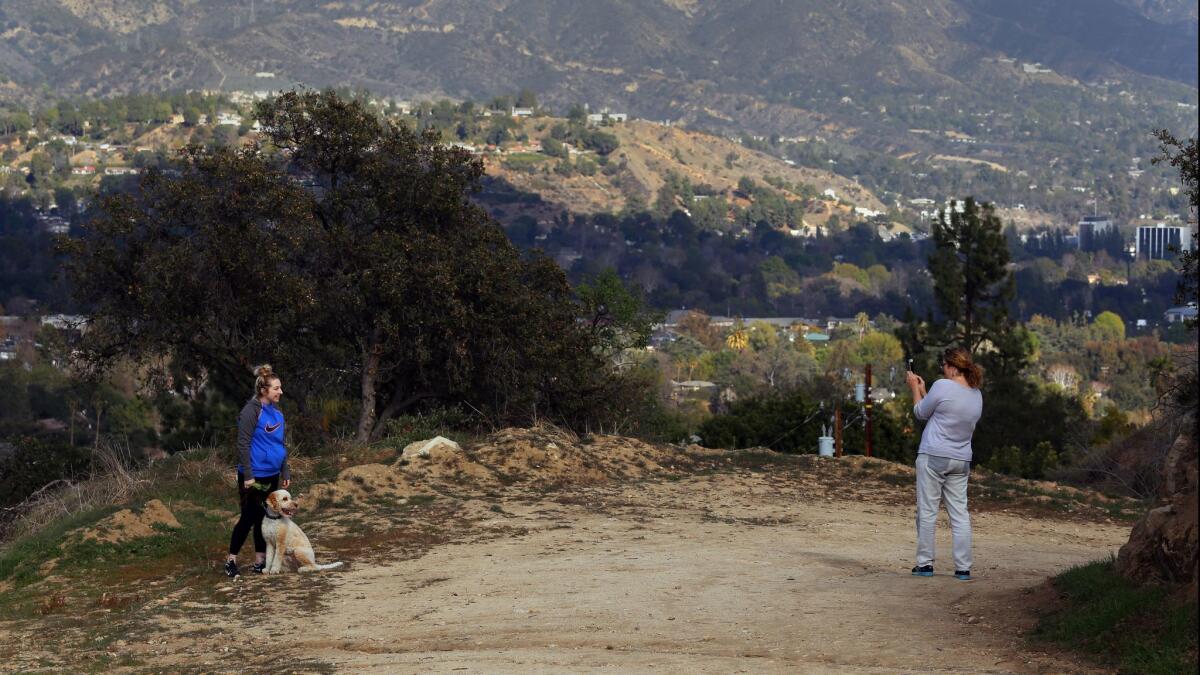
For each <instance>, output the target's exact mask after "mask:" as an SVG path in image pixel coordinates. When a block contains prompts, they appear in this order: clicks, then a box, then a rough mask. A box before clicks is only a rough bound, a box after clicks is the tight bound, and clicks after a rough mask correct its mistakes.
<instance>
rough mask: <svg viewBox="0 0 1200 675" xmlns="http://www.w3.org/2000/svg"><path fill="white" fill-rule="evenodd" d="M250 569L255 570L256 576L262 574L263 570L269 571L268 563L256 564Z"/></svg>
mask: <svg viewBox="0 0 1200 675" xmlns="http://www.w3.org/2000/svg"><path fill="white" fill-rule="evenodd" d="M250 569H252V570H254V573H255V574H262V573H263V570H265V569H267V563H254V567H251V568H250Z"/></svg>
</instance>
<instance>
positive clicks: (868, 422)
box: [863, 363, 874, 457]
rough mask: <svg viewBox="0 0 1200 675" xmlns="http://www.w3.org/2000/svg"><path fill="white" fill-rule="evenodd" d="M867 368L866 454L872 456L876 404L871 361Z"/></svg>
mask: <svg viewBox="0 0 1200 675" xmlns="http://www.w3.org/2000/svg"><path fill="white" fill-rule="evenodd" d="M866 370H867V372H866V384H867V386H866V391H865V392H863V393H864V394H865V399H864V400H863V412H864V414H865V416H866V420H865V422H866V428H867V433H866V451H867V452H866V454H867V457H870V456H871V408H872V407H873V405H874V404H873V403H872V402H871V364H869V363H868V364H867V369H866Z"/></svg>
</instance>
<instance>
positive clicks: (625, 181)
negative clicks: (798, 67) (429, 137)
mask: <svg viewBox="0 0 1200 675" xmlns="http://www.w3.org/2000/svg"><path fill="white" fill-rule="evenodd" d="M554 122H555V120H553V119H550V120H546V119H541V120H531V121H527V122H525V124H524V126H523V130H524V131H526V132H527V133H528V135H529V136H530V138H531V139H532V140H537V141H541V140H542V139H544V138H545V137H546V136H547V133H546V132H545V128H546V127H547V126H549V125H551V124H553V123H554ZM538 128H541V129H542V131H538ZM604 130H605V131H607V132H610V133H612V134H613V135H615V136H616V137H617V139H618V140H619V141H620V146H619V147H618V148H617V150H616V151H614V152H613V153H612V154H611V156H609V157H608V158H607V161H608V162H609V163H616V164H618V165H621V166H623V167H624V169H623V170H622V171H620V172H617V173H612V174H609V173H607V172H603V171H598V172H596V173H594V174H593V175H590V176H586V175H578V174H576V175H572V176H567V177H563V176H560V175H557V174H554V173H547V172H545V171H538V170H533V171H529V170H514V169H512V168H509V166H508V165H507V164H506V163H505V161H504V160H503V159H499V158H497V159H489V160H488V161H487V163H486V166H487V170H488V173H489V175H492V176H495V177H497V178H501V179H503V180H505V181H506V182H508V183H509V184H511V185H512V186H514V187H516V188H517V189H519V190H522V191H525V192H530V193H535V194H538V195H540V196H541V197H542V199H543V200H544V201H546V202H549V203H550V205H551V207H552V208H554V209H561V208H566V209H568V210H569V211H571V212H572V213H609V212H619V211H621V210H622V209H624V208H625V206H626V205H627V204H628V203H629V199H630V198H631V197H634V196H636V198H638V199H640V200H641V201H642V203H643V204H650V203H652V202H653V201H654V198H655V195H656V194H657V193H658V191H659V188H661V187H662V186H663V183H664V181H665V179H666V177H667V176H669V175H670V174H675V175H678V176H681V177H683V178H686V179H687V180H688V181H689V182H690V183H691V184H692V185H706V186H710V187H711V188H713V189H714V190H715V191H716V192H715V193H716V194H721V195H723V196H727V197H730V198H733V194H732V193H733V192H734V191H735V190H736V189H737V185H738V181H739V180H741V179H742V178H743V177H749V178H751V179H752V180H755V181H758V182H759V183H762V182H764V179H765V178H766V177H772V178H773V179H778V180H782V181H785V182H786V183H789V184H792V185H796V186H800V185H805V186H808V187H809V188H812V192H813V193H814V194H816V193H820V192H823V191H825V190H833V191H834V193H835V194H836V195H837V196H838V197H840V198H842V199H844V200H845V201H847V202H850V203H853V204H855V205H857V206H861V207H865V208H869V209H872V210H883V209H884V208H885V207H884V205H883V204H882V203H881V202H880V201H879V199H878V198H877V197H876V196H875V195H874V194H872V193H871V192H870V191H869V190H867V189H866V188H864V187H862V186H861V185H859V184H857V183H855V182H853V181H850V180H848V179H846V178H843V177H842V176H839V175H837V174H835V173H833V172H830V171H820V170H816V169H809V168H804V167H797V166H794V165H793V166H789V165H788V164H787V163H785V162H784V161H782V160H780V159H779V158H777V157H773V156H771V155H768V154H766V153H763V152H758V151H754V150H751V149H748V148H746V147H743V146H742V145H741V144H740V143H737V142H735V141H730V140H728V139H726V138H722V137H720V136H714V135H712V134H707V133H702V132H696V131H688V130H686V129H680V128H677V127H667V126H663V125H660V124H654V123H651V122H645V121H632V122H629V123H627V124H618V125H614V126H612V127H605V129H604ZM592 159H595V156H594V155H593V156H592ZM588 161H590V160H588ZM557 163H558V162H557V161H555V160H549V159H547V160H545V164H546V169H549V168H550V166H553V165H555V164H557ZM787 194H788V196H789V198H791V199H795V200H803V199H805V196H804V195H802V194H799V193H793V192H788V193H787ZM735 201H736V200H735ZM744 201H745V200H744V198H743V202H744ZM679 206H682V207H685V208H686V207H688V206H690V205H685V204H680V205H679ZM523 210H525V209H523ZM844 210H845V211H849V209H844ZM555 213H557V212H555ZM817 220H823V219H820V218H814V222H816V221H817Z"/></svg>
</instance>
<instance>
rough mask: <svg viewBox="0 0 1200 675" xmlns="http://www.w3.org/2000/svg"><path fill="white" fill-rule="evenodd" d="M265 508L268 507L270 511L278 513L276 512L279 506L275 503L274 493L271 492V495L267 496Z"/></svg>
mask: <svg viewBox="0 0 1200 675" xmlns="http://www.w3.org/2000/svg"><path fill="white" fill-rule="evenodd" d="M267 506H268V507H269V508H270V509H271V510H272V511H278V510H279V504H278V502H277V501H276V497H275V493H274V492H272V493H271V494H269V495H267Z"/></svg>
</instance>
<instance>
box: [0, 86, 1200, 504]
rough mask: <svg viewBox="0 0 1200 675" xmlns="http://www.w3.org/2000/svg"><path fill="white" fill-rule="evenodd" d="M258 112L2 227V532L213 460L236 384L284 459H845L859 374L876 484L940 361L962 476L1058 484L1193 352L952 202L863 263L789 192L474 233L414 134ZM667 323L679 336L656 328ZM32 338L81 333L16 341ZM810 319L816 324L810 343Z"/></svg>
mask: <svg viewBox="0 0 1200 675" xmlns="http://www.w3.org/2000/svg"><path fill="white" fill-rule="evenodd" d="M527 102H528V100H527ZM255 113H256V116H257V119H258V121H259V123H260V124H261V127H262V132H261V134H260V135H259V137H258V138H259V142H258V143H256V144H250V145H246V146H243V147H236V146H231V145H230V144H226V143H222V142H212V143H207V144H203V145H195V146H192V147H190V148H189V149H188V150H187V151H186V152H185V153H183V154H181V155H179V156H178V157H175V158H166V159H165V161H164V162H162V163H150V162H148V163H147V164H146V165H145V166H146V168H147V169H150V170H149V171H147V172H146V173H145V174H144V175H143V176H140V177H137V176H134V177H122V179H123V181H122V182H120V183H116V182H113V183H110V184H109V185H108V186H106V187H107V189H104V190H102V191H101V192H100V193H99V194H96V195H93V194H87V193H77V192H75V191H73V190H70V189H66V190H62V189H61V188H60V190H61V191H60V192H57V193H55V194H54V198H55V202H56V204H57V210H58V217H59V218H62V219H63V221H64V222H65V223H67V225H68V227H69V234H68V235H65V236H60V237H52V236H51V235H49V234H46V233H45V232H44V231H43V230H42V228H41V227H40V223H41V220H40V218H41V217H43V216H44V211H39V209H38V205H37V204H36V203H35V199H34V198H33V197H31V196H30V195H29V194H26V195H14V194H12V193H11V192H10V193H6V194H5V195H4V196H3V197H0V237H2V238H4V242H5V245H4V246H3V247H2V248H0V301H2V302H3V303H4V306H3V311H0V315H7V317H9V318H8V319H7V323H5V324H4V325H3V326H0V342H4V343H5V344H7V345H11V346H12V347H11V349H9V351H8V353H11V354H14V355H15V356H14V357H13V358H11V359H9V360H6V361H0V392H3V393H2V394H0V395H2V396H3V397H4V400H3V402H2V405H0V462H3V463H4V464H5V467H6V471H5V479H4V480H5V481H7V482H6V483H5V484H4V485H3V486H0V487H3V488H5V490H4V493H5V494H7V495H9V497H8V498H7V499H8V503H7V504H6V505H11V504H12V503H15V502H16V501H19V500H20V499H21V498H22V497H23V495H26V494H29V492H31V491H32V490H34V489H36V488H37V487H40V484H39V481H42V482H44V481H43V479H44V478H45V477H46V472H49V473H50V474H53V475H55V476H63V477H71V476H77V475H81V474H82V473H84V472H86V471H88V470H89V457H90V453H89V450H90V448H93V447H95V446H96V445H97V444H99V443H101V442H104V441H103V440H102V439H109V440H111V441H113V442H117V443H120V444H123V445H124V446H125V447H127V448H129V449H130V451H134V452H143V451H152V452H157V451H161V450H165V451H166V452H174V451H178V450H181V449H184V448H186V447H193V446H195V445H199V444H222V443H227V442H228V440H229V438H230V431H231V428H232V426H231V425H232V420H233V414H234V411H235V410H236V407H237V405H239V403H240V402H241V399H242V398H244V396H245V395H246V391H245V390H246V389H247V386H246V383H247V382H248V381H249V380H248V377H249V376H248V373H249V369H250V367H252V366H253V365H254V364H256V363H259V362H271V363H273V364H275V365H276V367H277V370H278V371H279V372H280V373H282V374H283V375H284V377H285V379H286V385H285V386H286V388H287V391H288V397H287V399H286V400H285V405H286V406H287V409H288V411H289V415H290V416H294V417H290V418H289V419H294V420H295V422H294V423H293V426H291V428H292V429H293V430H294V431H295V433H296V434H297V436H296V439H297V440H300V442H318V443H324V442H331V441H333V440H334V439H338V438H342V439H356V440H358V441H360V442H362V441H371V440H379V439H383V438H388V437H389V436H391V435H393V434H394V433H396V430H397V429H401V428H405V427H406V426H411V425H412V424H413V423H414V420H419V419H424V418H428V417H429V416H435V417H437V418H438V419H453V420H454V421H455V422H454V423H455V424H460V425H466V426H471V425H482V426H496V425H503V424H513V423H516V424H520V423H528V422H530V421H532V420H535V419H549V420H551V421H554V422H556V423H560V424H564V425H567V426H570V427H571V428H574V429H577V430H580V431H587V430H593V431H600V430H603V431H620V432H623V433H632V434H638V435H642V436H646V437H650V438H656V439H660V440H670V441H679V440H684V439H687V438H688V437H689V436H691V435H693V434H697V435H698V436H699V437H700V438H701V439H702V440H703V441H704V442H705V443H706V444H716V445H728V446H738V447H745V446H752V445H770V446H771V447H775V448H776V449H780V450H784V451H791V452H812V451H814V450H815V438H816V436H818V435H820V434H821V433H823V432H824V431H826V430H827V429H826V427H827V426H828V425H829V423H830V415H831V411H832V409H833V407H834V406H837V405H842V406H845V408H846V411H847V414H848V416H849V417H850V418H852V419H851V423H850V424H848V426H847V427H846V444H847V447H848V448H850V449H851V451H854V452H859V451H861V442H862V427H861V423H862V420H861V416H860V418H858V419H853V418H854V415H853V413H854V407H855V404H854V403H853V402H852V400H847V397H848V396H850V395H851V394H852V393H853V390H854V385H855V384H856V382H857V381H858V380H859V379H860V377H861V372H862V368H863V367H864V366H865V365H867V364H870V365H872V367H873V368H874V372H875V378H876V379H875V386H876V388H877V389H878V390H881V391H883V392H886V393H887V396H888V397H887V398H886V399H885V400H882V401H881V402H880V405H878V406H877V407H876V417H875V420H874V423H875V448H876V454H877V455H879V456H882V457H885V458H889V459H895V460H901V461H903V460H907V459H910V458H911V457H912V455H913V453H914V452H915V449H916V441H917V439H918V437H919V428H918V427H917V426H916V424H915V421H914V420H913V419H912V416H911V412H910V409H909V404H908V402H907V394H906V392H904V391H903V387H902V386H901V384H900V382H901V380H902V374H903V369H904V367H905V362H906V359H907V358H913V359H915V362H916V364H917V367H918V369H919V370H921V371H922V372H925V373H931V372H932V366H931V365H930V364H931V361H930V359H931V357H932V355H933V354H934V353H936V351H937V350H938V349H939V348H940V346H943V345H946V344H950V343H964V344H969V345H971V346H973V347H974V348H975V349H976V351H977V352H978V353H979V354H980V358H981V360H982V361H983V362H984V364H985V366H986V367H987V368H988V373H989V375H988V380H987V382H988V384H987V387H988V389H987V390H986V391H985V396H986V397H987V399H988V401H989V406H988V408H987V411H988V412H987V418H986V419H985V421H984V422H983V423H982V424H985V425H987V426H988V428H989V429H990V431H989V433H988V434H985V435H982V436H981V437H980V442H979V445H978V447H977V453H978V461H979V462H980V463H982V464H984V465H987V466H990V467H992V468H995V469H997V470H1002V471H1005V472H1009V473H1017V474H1021V475H1025V476H1027V477H1043V476H1048V475H1056V476H1062V477H1069V476H1072V475H1075V476H1079V475H1080V471H1081V469H1080V467H1081V466H1083V463H1085V460H1086V459H1087V458H1088V457H1090V456H1091V454H1092V453H1093V452H1094V450H1095V448H1097V447H1103V446H1105V445H1106V444H1108V443H1110V442H1113V441H1114V440H1115V439H1119V438H1121V437H1123V436H1125V435H1127V434H1129V433H1131V432H1132V431H1133V430H1135V429H1136V428H1137V427H1138V425H1140V424H1144V423H1145V422H1146V421H1147V420H1148V419H1149V416H1150V413H1151V411H1152V410H1153V409H1154V408H1155V406H1156V405H1157V404H1158V402H1159V400H1160V398H1161V396H1162V390H1163V386H1164V384H1163V383H1164V382H1165V381H1166V380H1165V379H1164V378H1166V377H1167V376H1168V374H1169V373H1170V371H1171V369H1172V368H1173V366H1172V362H1173V361H1172V360H1173V359H1175V358H1177V357H1178V356H1179V355H1180V354H1181V353H1184V352H1186V350H1188V349H1193V350H1194V344H1195V333H1194V331H1195V327H1194V326H1187V327H1185V326H1184V325H1182V324H1176V325H1172V326H1170V327H1169V329H1168V328H1167V327H1164V326H1158V327H1156V324H1158V323H1159V317H1161V315H1162V311H1163V310H1165V309H1166V308H1167V307H1168V306H1170V305H1171V304H1173V303H1174V302H1175V298H1174V297H1173V295H1174V291H1175V288H1176V286H1177V283H1178V281H1179V279H1180V277H1179V276H1178V272H1177V271H1176V269H1175V268H1174V267H1173V266H1172V265H1171V264H1170V263H1168V262H1162V261H1155V262H1139V263H1136V264H1133V265H1129V264H1128V263H1127V262H1124V261H1119V260H1116V259H1114V258H1112V257H1111V256H1110V255H1108V253H1106V252H1104V251H1096V252H1080V251H1077V250H1074V249H1070V248H1068V247H1066V246H1064V245H1062V241H1061V236H1060V237H1059V239H1058V240H1057V243H1056V240H1055V235H1054V234H1053V233H1049V234H1047V235H1046V236H1042V237H1027V238H1026V239H1025V240H1024V241H1022V239H1021V238H1020V237H1019V236H1018V235H1017V233H1016V232H1015V231H1014V230H1012V228H1010V227H1007V226H1005V224H1004V223H1002V222H1000V221H999V219H998V218H997V217H996V216H995V215H994V214H993V212H992V211H991V210H990V208H989V207H988V206H987V205H985V204H976V203H975V202H974V200H968V201H967V202H966V204H965V206H964V208H963V209H962V210H961V211H959V210H953V209H952V210H950V211H949V212H948V213H943V214H942V215H941V218H940V220H939V221H938V222H937V223H935V224H934V226H933V236H932V237H931V238H928V239H915V238H913V237H912V236H909V235H908V234H906V233H901V234H899V235H898V236H895V237H893V238H891V239H890V240H889V241H885V240H884V239H883V238H881V236H880V230H879V228H878V226H877V224H875V223H859V224H852V225H849V226H847V227H842V228H837V229H834V228H829V231H828V232H822V233H821V234H819V235H818V236H815V237H795V236H789V235H788V234H785V233H784V232H783V231H782V229H783V228H782V227H781V226H785V225H788V224H790V223H791V222H792V220H793V219H794V218H795V217H796V215H797V214H796V213H795V212H794V208H795V207H794V203H795V202H793V201H790V200H788V199H784V198H782V196H781V195H782V193H783V191H785V190H786V191H788V192H794V191H803V190H804V188H803V187H802V186H786V185H776V184H766V185H764V184H757V183H755V182H754V181H749V180H747V181H744V182H743V184H741V185H739V186H738V192H739V193H741V194H742V195H743V196H744V197H743V198H742V199H743V201H742V202H740V203H738V204H730V205H728V208H726V209H725V210H724V211H723V212H722V213H720V214H715V213H713V212H707V213H706V212H705V210H704V208H703V207H699V206H698V205H699V204H703V203H705V202H707V201H709V200H704V199H702V200H696V199H695V197H696V196H697V195H704V194H707V192H706V189H705V187H704V186H696V185H691V184H689V183H688V182H687V181H686V180H683V179H679V178H678V177H676V178H675V179H672V180H670V181H668V183H667V186H666V187H665V188H664V191H663V192H662V194H660V195H659V197H660V199H659V200H657V202H656V203H655V204H652V205H649V206H647V207H646V208H645V210H631V211H629V212H628V213H624V214H618V215H606V214H596V215H581V214H570V213H565V212H564V213H562V214H561V215H560V216H559V217H558V218H556V219H555V221H554V223H553V225H552V226H551V227H549V228H547V227H546V226H545V224H544V223H540V222H538V221H537V220H532V219H531V220H521V219H520V218H518V219H516V220H513V221H510V222H508V223H506V228H505V229H502V228H501V226H500V224H499V223H497V222H496V221H494V220H493V219H491V218H490V217H489V216H488V214H487V208H488V207H489V206H490V205H494V204H495V203H505V204H512V203H522V202H526V203H531V204H532V203H535V202H536V201H537V198H536V196H531V195H527V194H523V193H519V192H514V191H513V190H512V189H511V188H508V187H506V186H504V185H501V184H496V183H494V182H491V183H489V182H485V181H483V180H482V170H481V167H480V165H479V162H478V160H476V159H473V158H472V157H471V155H470V154H469V153H467V152H466V151H464V150H461V149H457V148H454V147H451V146H448V145H447V144H446V143H445V129H441V128H438V127H437V125H434V124H428V125H409V124H406V123H403V122H399V123H398V122H395V121H389V120H387V119H384V118H380V117H379V116H378V115H376V114H375V113H374V112H372V111H371V110H370V109H369V108H368V107H367V106H366V105H364V103H363V102H362V101H361V100H357V99H355V98H354V97H344V96H339V95H338V94H336V93H333V92H324V93H316V92H307V93H300V94H296V93H291V94H286V95H283V96H280V97H278V98H275V99H271V100H268V101H264V102H262V103H260V104H258V106H257V108H256V111H255ZM429 114H430V115H433V114H434V113H433V109H432V108H431V109H430V113H429ZM455 114H457V113H455ZM577 115H578V111H577V112H576V118H577ZM447 119H448V120H451V119H454V117H453V114H451V115H450V117H448V118H447ZM501 126H502V124H501V125H498V126H496V127H495V128H500V127H501ZM562 127H563V128H562V129H561V130H558V131H552V132H551V137H552V138H554V137H555V136H561V137H562V140H561V142H565V143H571V144H576V145H579V146H580V147H582V146H585V145H587V144H589V143H594V144H598V145H596V146H595V148H596V152H597V153H599V154H600V156H603V154H602V153H600V150H601V149H603V148H604V145H603V144H605V143H607V142H608V141H606V140H605V139H604V138H603V137H599V136H594V135H593V136H589V134H603V133H604V132H603V131H602V129H601V130H596V129H590V130H589V128H588V127H586V126H584V125H581V124H577V123H574V122H572V121H570V120H568V121H567V122H564V123H562ZM447 128H449V127H447ZM489 129H490V128H489ZM476 131H479V130H474V131H469V132H468V134H467V136H466V137H467V138H472V136H471V134H472V133H476ZM486 133H491V131H487V132H486ZM556 140H557V139H556ZM551 147H552V148H553V146H551ZM551 152H554V151H553V149H552V150H551ZM159 167H161V169H160V168H159ZM27 184H28V185H31V186H33V187H36V185H34V184H33V183H27ZM714 201H715V200H714ZM681 203H683V204H688V203H690V204H692V205H693V206H695V208H691V209H686V210H685V209H683V208H680V204H681ZM706 218H710V219H711V220H706ZM505 230H507V235H508V236H505ZM10 244H11V245H10ZM964 251H971V252H972V253H971V255H973V256H975V257H973V258H972V257H966V258H964V257H963V255H964V254H963V252H964ZM566 253H573V254H575V257H574V258H564V257H563V256H564V254H566ZM554 259H559V260H560V261H562V260H564V259H568V260H572V259H573V260H574V262H573V263H571V264H569V265H568V266H567V269H566V270H563V269H560V267H559V266H557V265H555V264H554V262H553V260H554ZM1189 261H1194V258H1191V257H1187V256H1185V257H1184V259H1183V261H1182V263H1183V265H1184V269H1185V270H1187V269H1188V268H1187V267H1186V265H1188V264H1192V265H1193V267H1192V268H1191V270H1192V271H1191V272H1186V273H1190V274H1194V262H1191V263H1189ZM60 268H61V269H62V270H63V271H64V273H62V274H55V271H56V270H59V269H60ZM1116 280H1121V281H1123V282H1124V283H1116ZM1110 282H1111V283H1110ZM1193 295H1194V293H1193ZM1192 299H1194V298H1192ZM680 307H686V308H690V309H694V310H696V311H693V312H691V313H690V314H687V315H686V316H684V317H683V318H682V319H681V320H680V321H679V322H678V323H676V324H674V325H673V326H671V327H669V328H668V329H661V328H660V329H659V330H657V331H656V330H654V329H653V325H654V324H656V323H658V322H661V320H662V316H663V312H664V311H665V310H669V309H677V308H680ZM654 310H658V311H657V312H656V311H654ZM52 312H63V313H79V314H85V315H87V316H89V317H90V318H91V323H90V325H89V328H88V330H87V331H82V332H81V331H77V330H71V329H67V330H59V329H57V328H55V327H53V326H50V325H43V324H42V323H41V322H40V321H39V319H38V317H39V316H42V315H45V314H49V313H52ZM706 312H707V313H706ZM710 314H711V315H717V314H726V315H729V316H734V317H737V316H775V317H777V316H794V317H809V319H810V320H812V321H813V323H805V322H799V321H798V322H796V323H793V324H792V325H776V324H772V323H767V322H753V323H747V322H742V321H740V320H735V321H734V322H733V323H732V325H726V324H724V323H722V324H721V325H717V324H716V323H715V322H714V320H713V319H712V318H710V316H709V315H710ZM828 316H835V317H842V320H841V321H840V322H839V325H838V326H837V327H835V328H833V329H832V330H831V331H829V330H828V329H827V327H826V326H824V325H822V323H821V321H823V319H824V317H828ZM1138 318H1149V319H1151V325H1150V326H1148V327H1147V328H1145V329H1138V328H1137V327H1136V326H1135V325H1133V320H1134V319H1138ZM823 331H824V332H826V333H827V334H826V335H825V336H824V337H822V336H819V335H817V334H818V333H821V332H823ZM687 382H701V383H705V384H704V385H703V386H700V385H689V386H680V384H679V383H685V384H686V383H687ZM893 393H894V394H895V397H894V398H892V397H891V395H892V394H893ZM1072 470H1074V471H1075V473H1074V474H1072V473H1071V471H1072Z"/></svg>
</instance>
